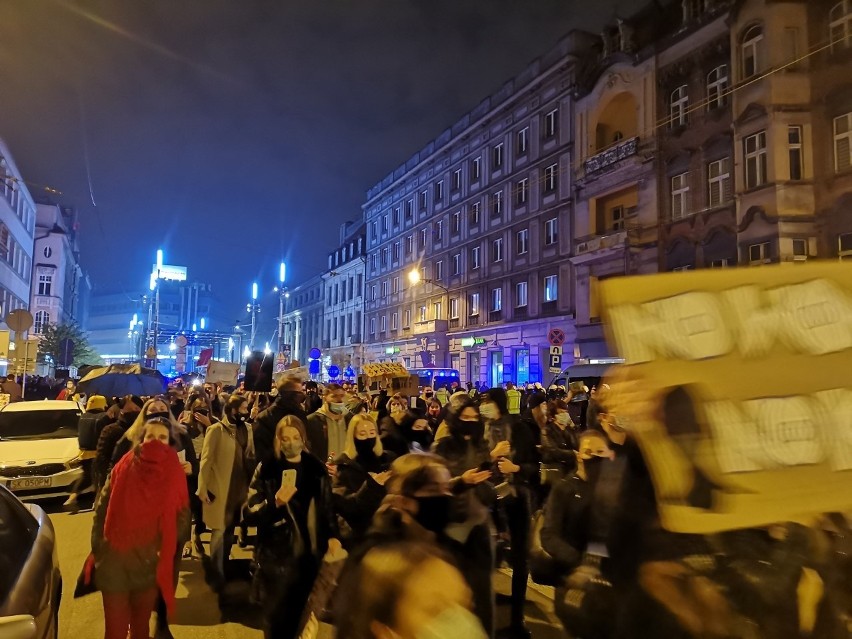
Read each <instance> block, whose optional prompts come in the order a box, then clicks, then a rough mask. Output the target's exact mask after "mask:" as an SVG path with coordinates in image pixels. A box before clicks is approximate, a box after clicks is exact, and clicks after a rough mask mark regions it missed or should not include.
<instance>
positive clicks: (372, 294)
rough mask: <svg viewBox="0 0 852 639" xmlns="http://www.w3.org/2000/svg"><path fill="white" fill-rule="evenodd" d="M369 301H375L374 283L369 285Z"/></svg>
mask: <svg viewBox="0 0 852 639" xmlns="http://www.w3.org/2000/svg"><path fill="white" fill-rule="evenodd" d="M370 301H371V302H375V301H376V285H375V284H371V285H370Z"/></svg>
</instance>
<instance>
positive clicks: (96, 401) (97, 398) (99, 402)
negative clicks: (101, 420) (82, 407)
mask: <svg viewBox="0 0 852 639" xmlns="http://www.w3.org/2000/svg"><path fill="white" fill-rule="evenodd" d="M106 407H107V401H106V397H104V396H103V395H92V396H91V397H90V398H89V401H88V402H86V410H106Z"/></svg>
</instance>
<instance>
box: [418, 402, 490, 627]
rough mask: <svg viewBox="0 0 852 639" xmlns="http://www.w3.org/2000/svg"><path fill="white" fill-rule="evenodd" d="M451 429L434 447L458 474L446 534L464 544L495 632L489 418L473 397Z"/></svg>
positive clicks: (450, 421)
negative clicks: (487, 432)
mask: <svg viewBox="0 0 852 639" xmlns="http://www.w3.org/2000/svg"><path fill="white" fill-rule="evenodd" d="M446 421H447V427H448V431H449V435H448V436H447V437H444V438H443V439H440V440H437V441H436V442H435V444H434V446H433V448H432V450H433V452H434V453H435V454H436V455H438V456H440V457H442V458H443V459H444V460H446V463H447V467H448V468H449V470H450V473H451V474H452V476H453V479H454V485H455V487H456V488H455V490H454V492H455V494H456V497H455V499H454V503H453V511H452V519H451V521H450V524H449V525H448V526H447V528H446V535H447V536H448V537H449V538H450V539H452V540H453V541H454V542H455V543H456V544H457V546H458V548H459V552H458V556H459V557H461V558H462V561H461V563H460V564H459V567H460V568H461V569H462V572H463V573H464V574H465V575H467V577H468V581H469V583H470V584H471V588H472V589H473V592H474V601H475V610H476V615H477V616H478V617H479V619H480V620H481V621H482V625H483V626H484V627H485V630H486V632H487V633H488V634H489V636H490V635H491V634H492V632H493V628H494V590H493V586H492V582H491V578H492V575H491V572H492V567H493V565H494V550H493V547H492V535H491V518H490V513H489V509H490V508H491V507H492V506H494V503H495V502H496V500H497V494H496V492H495V489H494V486H493V484H492V483H490V481H489V480H490V478H491V468H492V464H493V458H492V451H491V449H490V447H489V445H488V441H487V440H486V439H485V424H484V422H483V420H482V418H481V416H480V413H479V409H478V408H477V406H476V404H475V403H474V402H473V401H472V400H468V401H467V402H466V403H464V404H462V405H461V406H459V409H458V411H456V412H452V411H451V412H449V413H448V414H447V420H446Z"/></svg>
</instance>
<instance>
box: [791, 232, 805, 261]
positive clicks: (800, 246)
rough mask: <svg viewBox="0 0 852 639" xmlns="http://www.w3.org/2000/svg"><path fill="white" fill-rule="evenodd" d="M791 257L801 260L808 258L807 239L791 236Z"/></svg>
mask: <svg viewBox="0 0 852 639" xmlns="http://www.w3.org/2000/svg"><path fill="white" fill-rule="evenodd" d="M793 259H794V260H795V261H797V262H803V261H805V260H807V259H808V241H807V240H806V239H804V238H801V237H794V238H793Z"/></svg>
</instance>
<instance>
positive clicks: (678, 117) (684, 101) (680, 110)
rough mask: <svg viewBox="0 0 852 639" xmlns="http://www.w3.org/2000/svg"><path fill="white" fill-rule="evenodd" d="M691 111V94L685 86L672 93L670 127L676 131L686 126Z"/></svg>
mask: <svg viewBox="0 0 852 639" xmlns="http://www.w3.org/2000/svg"><path fill="white" fill-rule="evenodd" d="M688 111H689V92H688V91H687V86H686V85H685V84H684V85H682V86H679V87H678V88H677V89H675V90H674V91H672V96H671V101H670V112H669V127H670V128H672V129H676V128H678V127H681V126H686V122H687V120H688V117H687V114H688Z"/></svg>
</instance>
